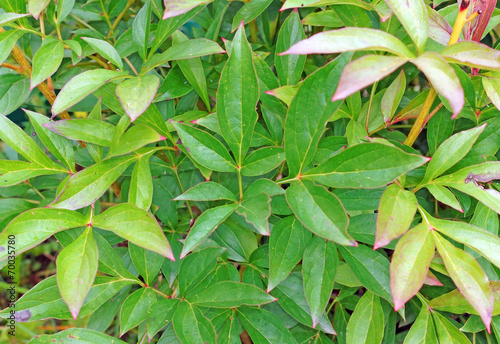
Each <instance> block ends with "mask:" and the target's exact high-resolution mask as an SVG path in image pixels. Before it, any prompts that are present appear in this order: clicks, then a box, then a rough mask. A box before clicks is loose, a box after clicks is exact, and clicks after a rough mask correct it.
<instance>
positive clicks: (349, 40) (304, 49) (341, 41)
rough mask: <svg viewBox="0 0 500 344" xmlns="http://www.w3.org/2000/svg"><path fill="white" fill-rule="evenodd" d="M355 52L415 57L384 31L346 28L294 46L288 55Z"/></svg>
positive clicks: (311, 38) (318, 35)
mask: <svg viewBox="0 0 500 344" xmlns="http://www.w3.org/2000/svg"><path fill="white" fill-rule="evenodd" d="M354 50H381V51H387V52H390V53H393V54H396V55H399V56H400V57H403V58H404V57H408V58H411V57H414V55H413V53H412V52H410V50H408V48H407V47H406V45H405V44H404V43H403V42H401V41H400V40H399V39H397V38H396V37H394V36H393V35H391V34H388V33H386V32H384V31H380V30H375V29H367V28H351V27H348V28H344V29H340V30H334V31H325V32H320V33H318V34H316V35H314V36H312V37H310V38H308V39H305V40H303V41H300V42H299V43H297V44H294V45H293V46H292V47H291V48H290V49H288V50H287V51H285V52H284V53H282V55H286V54H297V55H307V54H336V53H342V52H344V51H354Z"/></svg>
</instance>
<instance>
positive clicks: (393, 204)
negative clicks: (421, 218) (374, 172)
mask: <svg viewBox="0 0 500 344" xmlns="http://www.w3.org/2000/svg"><path fill="white" fill-rule="evenodd" d="M416 211H417V198H416V197H415V195H414V194H413V193H412V192H410V191H408V190H405V189H402V188H401V187H400V186H399V185H397V184H391V185H389V187H388V188H387V189H385V191H384V193H383V195H382V198H381V199H380V206H379V208H378V215H377V233H376V238H375V244H374V245H373V249H375V250H376V249H378V248H379V247H383V246H385V245H388V244H389V243H390V242H391V241H392V240H393V239H395V238H397V237H398V236H400V235H401V234H403V233H405V232H406V231H407V230H408V228H410V225H411V222H412V221H413V217H414V216H415V213H416Z"/></svg>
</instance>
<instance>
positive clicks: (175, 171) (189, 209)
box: [172, 166, 194, 219]
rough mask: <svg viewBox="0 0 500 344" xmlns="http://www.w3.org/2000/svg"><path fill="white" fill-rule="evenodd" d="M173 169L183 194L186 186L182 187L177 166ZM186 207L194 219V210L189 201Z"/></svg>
mask: <svg viewBox="0 0 500 344" xmlns="http://www.w3.org/2000/svg"><path fill="white" fill-rule="evenodd" d="M172 169H173V170H174V173H175V178H177V183H179V188H180V189H181V192H182V193H184V192H185V190H184V186H182V182H181V178H179V173H177V166H172ZM186 206H187V208H188V211H189V216H191V218H192V219H194V214H193V209H191V204H189V201H186Z"/></svg>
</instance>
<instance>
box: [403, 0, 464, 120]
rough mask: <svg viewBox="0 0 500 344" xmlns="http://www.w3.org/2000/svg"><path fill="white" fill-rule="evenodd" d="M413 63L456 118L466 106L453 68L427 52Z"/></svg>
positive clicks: (439, 57)
mask: <svg viewBox="0 0 500 344" xmlns="http://www.w3.org/2000/svg"><path fill="white" fill-rule="evenodd" d="M415 1H416V0H415ZM411 63H413V64H414V65H416V66H417V67H418V69H420V70H421V71H422V72H423V73H424V74H425V76H426V77H427V79H429V81H430V83H431V84H432V86H433V87H434V88H435V89H436V91H437V92H438V93H439V94H441V95H442V96H443V97H444V98H445V99H446V100H447V101H448V102H449V103H450V106H451V109H452V111H453V116H452V117H453V118H454V117H456V116H457V115H458V114H459V113H460V111H462V108H463V106H464V90H463V88H462V85H461V84H460V80H459V79H458V76H457V74H456V73H455V70H454V69H453V67H451V66H450V65H449V64H448V63H447V62H446V61H445V59H444V58H443V57H442V56H441V55H439V54H437V53H435V52H432V51H426V52H425V53H423V54H422V55H420V56H419V57H417V58H415V59H412V60H411Z"/></svg>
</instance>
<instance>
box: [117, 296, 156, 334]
mask: <svg viewBox="0 0 500 344" xmlns="http://www.w3.org/2000/svg"><path fill="white" fill-rule="evenodd" d="M154 303H156V295H155V293H154V291H153V289H151V288H140V289H139V290H136V291H134V292H133V293H132V294H130V295H129V296H128V297H127V298H126V299H125V301H124V302H123V305H122V308H121V310H120V337H121V336H123V334H124V333H125V332H127V331H129V330H131V329H133V328H134V327H136V326H137V325H139V324H140V323H142V322H143V321H144V320H145V319H146V316H147V314H148V311H149V309H150V308H151V306H152V305H153V304H154Z"/></svg>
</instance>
